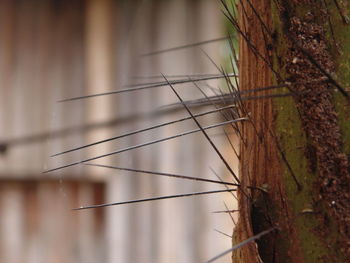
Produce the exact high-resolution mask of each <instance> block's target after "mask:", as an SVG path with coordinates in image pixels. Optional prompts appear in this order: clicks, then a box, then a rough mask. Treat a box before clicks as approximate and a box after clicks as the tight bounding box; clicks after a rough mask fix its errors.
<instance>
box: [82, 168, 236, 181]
mask: <svg viewBox="0 0 350 263" xmlns="http://www.w3.org/2000/svg"><path fill="white" fill-rule="evenodd" d="M85 165H90V166H96V167H103V168H109V169H115V170H121V171H129V172H136V173H144V174H151V175H160V176H166V177H173V178H180V179H185V180H192V181H200V182H206V183H213V184H224V185H232V186H240V185H239V184H235V183H229V182H222V181H217V180H211V179H205V178H198V177H193V176H186V175H181V174H171V173H162V172H155V171H147V170H141V169H134V168H124V167H118V166H111V165H103V164H93V163H85Z"/></svg>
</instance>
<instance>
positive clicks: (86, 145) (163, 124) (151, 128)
mask: <svg viewBox="0 0 350 263" xmlns="http://www.w3.org/2000/svg"><path fill="white" fill-rule="evenodd" d="M233 107H234V106H233V105H230V106H226V107H222V108H219V109H214V110H210V111H206V112H202V113H199V114H196V115H195V116H196V117H200V116H204V115H207V114H211V113H215V112H218V111H221V110H226V109H230V108H233ZM189 119H191V117H186V118H181V119H177V120H174V121H169V122H164V123H161V124H158V125H154V126H151V127H147V128H143V129H139V130H135V131H132V132H128V133H124V134H121V135H118V136H114V137H111V138H108V139H104V140H100V141H96V142H93V143H89V144H85V145H83V146H80V147H76V148H72V149H69V150H65V151H63V152H59V153H56V154H53V155H51V157H55V156H58V155H62V154H65V153H69V152H73V151H77V150H81V149H84V148H87V147H91V146H94V145H97V144H101V143H105V142H110V141H113V140H118V139H121V138H124V137H128V136H131V135H135V134H138V133H142V132H146V131H150V130H153V129H157V128H161V127H164V126H167V125H171V124H175V123H178V122H182V121H186V120H189Z"/></svg>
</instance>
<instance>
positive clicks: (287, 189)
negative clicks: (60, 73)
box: [233, 0, 350, 263]
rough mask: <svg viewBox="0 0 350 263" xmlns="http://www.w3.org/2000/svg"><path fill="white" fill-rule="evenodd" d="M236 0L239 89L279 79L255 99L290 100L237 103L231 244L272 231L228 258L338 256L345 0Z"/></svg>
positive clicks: (343, 188)
mask: <svg viewBox="0 0 350 263" xmlns="http://www.w3.org/2000/svg"><path fill="white" fill-rule="evenodd" d="M248 1H249V2H248ZM238 2H239V3H240V4H239V26H240V29H241V31H242V33H241V37H240V56H239V70H240V88H241V90H249V89H254V88H257V87H265V86H270V85H277V84H287V85H288V87H286V88H284V89H274V90H268V91H264V92H261V93H260V94H259V95H268V94H276V93H277V94H281V93H292V95H293V96H289V97H280V98H274V99H260V100H255V101H249V102H246V103H245V104H244V108H243V110H244V111H245V112H246V113H249V115H250V117H251V120H252V121H251V123H248V122H247V123H246V124H244V126H243V127H242V133H243V136H244V139H243V141H242V143H241V160H240V165H241V167H240V173H241V182H242V185H243V187H242V188H241V189H242V190H241V191H240V192H239V209H240V218H239V221H238V224H237V227H236V229H235V233H234V238H233V243H234V244H236V243H238V242H241V241H243V240H245V239H247V238H249V237H251V236H253V235H255V234H258V233H259V232H261V231H263V230H266V229H269V228H271V227H276V229H277V230H276V231H274V232H271V233H270V234H268V235H265V236H264V237H262V238H260V239H259V240H258V241H257V242H256V243H250V244H249V245H247V246H245V247H244V248H242V249H240V250H237V251H234V253H233V262H244V263H249V262H347V260H348V259H349V258H350V248H349V247H350V204H349V203H350V202H349V200H350V198H349V197H350V195H349V192H350V191H349V190H350V169H349V154H350V107H349V104H350V100H349V97H348V96H349V95H348V94H349V93H348V91H347V90H346V89H347V88H348V87H349V84H350V24H348V21H347V19H348V18H347V14H349V13H350V12H349V11H350V4H349V3H348V2H347V1H340V0H338V1H335V0H280V1H277V0H276V1H268V0H246V1H244V0H242V1H238ZM252 7H254V9H253V8H252ZM247 186H254V188H252V187H248V188H247Z"/></svg>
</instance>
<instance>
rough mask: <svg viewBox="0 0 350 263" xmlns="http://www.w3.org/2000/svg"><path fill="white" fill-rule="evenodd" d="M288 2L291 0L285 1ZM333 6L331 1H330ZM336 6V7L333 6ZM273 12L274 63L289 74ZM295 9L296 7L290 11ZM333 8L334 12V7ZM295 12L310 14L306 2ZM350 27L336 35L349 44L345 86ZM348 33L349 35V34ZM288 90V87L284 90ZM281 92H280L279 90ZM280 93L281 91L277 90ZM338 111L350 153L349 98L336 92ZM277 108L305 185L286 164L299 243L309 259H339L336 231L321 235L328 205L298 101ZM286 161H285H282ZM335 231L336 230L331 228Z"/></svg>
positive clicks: (342, 64)
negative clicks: (308, 155) (314, 167)
mask: <svg viewBox="0 0 350 263" xmlns="http://www.w3.org/2000/svg"><path fill="white" fill-rule="evenodd" d="M285 2H288V1H285ZM329 5H331V3H329ZM332 8H334V7H332ZM272 9H273V11H272V14H273V27H274V29H275V30H276V36H277V38H276V43H275V51H276V56H275V57H274V65H275V67H276V68H278V69H279V73H280V74H281V77H287V75H286V73H285V71H284V64H283V63H285V61H284V60H283V58H284V57H285V56H286V53H287V50H288V44H287V37H286V35H285V32H284V31H283V27H282V24H281V20H280V14H279V13H278V11H277V9H276V7H273V8H272ZM289 11H292V10H289ZM332 11H334V10H333V9H332ZM293 12H294V13H293V14H294V15H299V16H303V14H306V12H307V9H306V8H305V7H303V6H302V5H298V7H297V8H296V9H295V10H293ZM349 29H350V27H347V33H345V32H344V31H343V32H338V30H339V31H340V29H337V32H336V36H339V40H340V41H341V43H343V44H344V45H346V48H345V49H343V52H344V53H343V55H342V56H337V57H336V58H337V59H336V61H335V62H336V63H337V79H339V81H340V80H342V81H340V82H341V83H342V84H343V85H345V86H347V87H349V86H350V85H349V80H350V70H349V65H350V32H349ZM345 35H346V36H345ZM340 36H342V37H340ZM345 53H346V54H347V55H345ZM284 91H285V92H288V90H287V89H285V90H284ZM279 92H280V91H279ZM276 93H277V92H276ZM335 101H336V103H335V104H336V110H337V112H338V114H339V123H340V126H341V130H342V134H343V138H344V139H345V141H346V142H347V143H345V144H344V150H345V151H346V152H347V153H348V154H349V148H350V145H349V141H350V120H349V110H348V109H349V108H348V106H347V104H346V100H345V99H344V98H341V95H340V94H335ZM274 109H275V112H276V119H275V125H276V127H275V131H276V134H277V136H278V140H279V142H280V144H281V148H282V150H283V152H284V154H285V157H286V159H287V161H288V163H289V165H290V167H291V168H292V170H293V173H294V174H295V176H296V178H297V180H298V182H299V183H300V184H301V185H302V190H301V191H298V190H297V187H296V184H295V181H294V179H293V178H292V175H291V173H290V171H289V170H288V169H287V166H286V165H285V164H283V174H282V177H283V182H284V187H285V189H284V190H285V191H286V195H287V198H288V204H289V208H290V209H291V211H290V212H291V213H292V215H291V217H292V218H293V224H294V227H295V229H296V230H297V235H298V237H299V242H300V245H301V248H302V251H303V257H304V261H305V262H329V261H327V258H333V259H334V258H338V259H340V258H339V255H336V254H337V252H336V251H335V250H334V247H333V249H332V248H329V247H327V243H328V244H334V241H335V240H336V235H337V234H336V233H335V234H334V235H329V236H327V237H325V236H322V234H320V231H319V228H320V227H322V226H321V225H322V222H320V214H322V213H323V210H324V208H323V207H322V206H321V205H319V204H318V202H317V200H318V198H319V197H318V187H317V184H318V183H319V182H318V180H317V170H316V171H311V169H310V164H309V161H310V160H308V159H307V158H306V155H305V151H306V150H307V145H308V141H307V138H306V135H305V133H304V131H303V129H302V125H301V122H300V119H299V113H298V111H297V108H296V104H295V102H294V100H293V99H292V98H291V97H288V98H279V99H275V100H274ZM282 163H283V162H282ZM332 228H335V222H332V220H331V219H330V222H329V229H332ZM328 232H329V233H332V232H333V233H334V231H328ZM283 242H285V243H287V244H281V246H283V247H284V248H286V247H288V240H284V241H283V240H282V243H283Z"/></svg>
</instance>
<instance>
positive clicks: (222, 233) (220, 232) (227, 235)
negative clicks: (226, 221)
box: [214, 229, 232, 239]
mask: <svg viewBox="0 0 350 263" xmlns="http://www.w3.org/2000/svg"><path fill="white" fill-rule="evenodd" d="M214 231H215V232H218V233H219V234H221V235H224V236H226V237H229V238H231V239H232V236H230V235H229V234H226V233H224V232H222V231H220V230H218V229H214Z"/></svg>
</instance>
